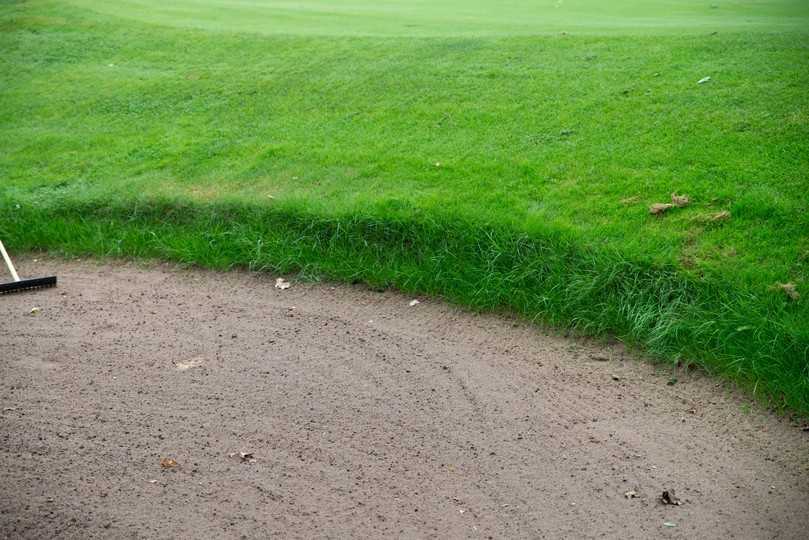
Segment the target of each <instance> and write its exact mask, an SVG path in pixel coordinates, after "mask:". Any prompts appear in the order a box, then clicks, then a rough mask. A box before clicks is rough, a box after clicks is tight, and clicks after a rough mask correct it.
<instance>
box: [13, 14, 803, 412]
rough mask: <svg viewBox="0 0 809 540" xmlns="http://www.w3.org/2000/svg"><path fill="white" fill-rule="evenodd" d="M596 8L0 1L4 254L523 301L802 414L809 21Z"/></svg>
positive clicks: (472, 302) (554, 318) (526, 310)
mask: <svg viewBox="0 0 809 540" xmlns="http://www.w3.org/2000/svg"><path fill="white" fill-rule="evenodd" d="M529 4H530V5H529ZM604 4H605V3H604V2H595V1H594V0H590V1H580V2H564V1H548V2H531V3H528V2H516V1H512V2H504V3H500V2H492V1H483V0H478V1H476V2H460V1H458V0H445V1H442V2H405V1H395V0H391V1H388V2H373V3H371V2H367V3H362V2H352V3H350V4H348V3H344V2H338V1H336V0H319V1H314V0H313V1H308V2H295V3H283V2H281V3H278V2H274V3H268V2H264V3H262V2H251V1H240V2H224V1H219V0H200V1H195V2H192V1H189V0H185V1H178V2H171V3H166V2H162V3H161V2H157V1H155V0H138V1H134V0H132V1H124V2H89V1H85V0H71V1H67V2H59V1H39V0H32V1H23V2H19V1H12V2H8V1H7V2H3V3H2V4H0V10H1V11H0V46H2V48H3V51H4V54H3V55H2V57H0V77H2V87H1V88H0V105H1V107H0V143H2V150H0V178H2V180H1V181H2V185H1V186H0V211H2V215H3V219H2V220H0V237H3V238H4V239H6V241H7V243H8V244H9V245H10V247H16V248H18V249H20V248H22V249H33V248H48V249H55V250H60V251H63V252H66V253H98V254H108V255H120V256H144V257H154V256H158V257H165V258H171V259H175V260H180V261H183V262H188V263H195V264H200V265H204V266H210V267H216V268H227V267H231V266H234V265H239V266H249V267H252V268H259V269H276V270H283V271H296V270H302V271H303V272H304V273H305V274H307V275H311V276H322V275H325V276H329V277H334V278H340V279H347V280H359V281H365V282H368V283H371V284H372V285H374V286H395V287H399V288H402V289H405V290H409V291H421V292H427V293H434V294H441V295H443V296H446V297H448V298H450V299H452V300H454V301H457V302H459V303H462V304H465V305H469V306H472V307H474V308H479V309H495V308H501V307H506V308H510V309H514V310H516V311H518V312H520V313H523V314H525V315H526V316H528V317H531V318H537V319H541V320H545V321H549V322H552V323H555V324H558V325H561V326H567V327H575V328H578V329H580V330H582V331H585V332H587V333H591V334H605V333H611V334H615V335H617V336H619V337H621V338H622V339H625V340H627V341H629V342H631V343H635V344H639V345H642V346H643V347H644V348H645V349H646V350H647V351H649V352H650V353H652V354H653V355H654V356H656V357H658V358H661V359H667V360H671V361H685V362H691V363H696V364H699V365H701V366H703V367H705V368H706V369H708V370H709V371H712V372H717V373H721V374H724V375H725V376H727V377H729V378H730V379H732V380H735V381H737V382H740V383H742V384H743V385H745V386H747V387H749V388H751V389H753V390H754V392H755V393H756V394H757V395H759V396H762V397H764V398H766V399H768V400H769V401H770V403H771V404H772V405H774V406H776V407H783V406H786V407H788V408H790V409H791V410H793V411H796V412H798V413H801V414H809V304H807V302H806V301H805V298H801V299H799V300H797V301H796V300H791V299H789V298H788V297H787V295H785V294H784V292H783V291H782V290H780V289H777V288H775V287H774V286H775V284H776V283H785V282H792V283H795V284H796V285H797V290H798V291H799V292H803V291H804V289H805V285H806V278H807V274H808V273H809V196H807V193H809V175H808V174H807V171H809V94H807V91H806V88H807V87H809V54H807V53H809V6H807V5H806V4H805V3H804V2H793V1H788V0H771V1H759V2H748V1H714V2H698V1H694V0H681V1H678V2H672V1H669V2H664V1H660V2H638V1H632V0H621V1H616V2H610V3H608V4H609V5H608V6H604ZM705 76H710V77H711V81H710V82H708V83H706V84H701V85H700V84H697V81H698V80H700V79H701V78H703V77H705ZM675 191H676V192H678V193H685V194H687V195H689V196H690V197H691V199H692V204H691V205H690V206H688V207H686V208H683V209H676V210H673V211H671V212H669V213H668V214H667V215H665V216H663V217H660V218H658V217H653V216H650V215H649V213H648V210H647V208H648V205H649V204H651V203H654V202H667V201H668V199H669V196H670V194H671V193H672V192H675ZM721 211H729V212H730V215H731V217H730V219H727V220H724V221H712V217H713V216H715V215H716V214H718V213H719V212H721Z"/></svg>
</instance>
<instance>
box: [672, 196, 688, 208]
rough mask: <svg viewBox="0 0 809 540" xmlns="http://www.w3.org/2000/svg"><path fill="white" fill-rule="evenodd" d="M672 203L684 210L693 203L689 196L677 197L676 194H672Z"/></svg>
mask: <svg viewBox="0 0 809 540" xmlns="http://www.w3.org/2000/svg"><path fill="white" fill-rule="evenodd" d="M671 202H672V203H673V204H674V206H676V207H677V208H682V207H684V206H688V204H689V203H690V202H691V199H689V198H688V195H677V194H676V193H672V194H671Z"/></svg>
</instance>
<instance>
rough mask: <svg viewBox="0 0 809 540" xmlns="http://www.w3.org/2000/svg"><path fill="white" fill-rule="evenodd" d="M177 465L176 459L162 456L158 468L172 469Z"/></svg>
mask: <svg viewBox="0 0 809 540" xmlns="http://www.w3.org/2000/svg"><path fill="white" fill-rule="evenodd" d="M177 465H178V463H177V461H176V460H175V459H173V458H170V457H164V458H161V459H160V468H162V469H174V468H175V467H177Z"/></svg>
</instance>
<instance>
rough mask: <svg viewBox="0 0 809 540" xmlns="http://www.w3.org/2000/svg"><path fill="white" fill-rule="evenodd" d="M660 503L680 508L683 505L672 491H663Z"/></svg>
mask: <svg viewBox="0 0 809 540" xmlns="http://www.w3.org/2000/svg"><path fill="white" fill-rule="evenodd" d="M660 502H662V503H663V504H668V505H673V506H680V505H681V504H683V503H682V501H681V500H680V499H678V498H677V496H676V495H675V494H674V490H673V489H667V490H665V491H664V492H663V494H662V495H660Z"/></svg>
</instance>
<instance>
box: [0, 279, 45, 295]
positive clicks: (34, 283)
mask: <svg viewBox="0 0 809 540" xmlns="http://www.w3.org/2000/svg"><path fill="white" fill-rule="evenodd" d="M48 287H56V276H48V277H42V278H33V279H21V280H20V281H12V282H10V283H0V294H7V293H15V292H21V291H30V290H32V289H45V288H48Z"/></svg>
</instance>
